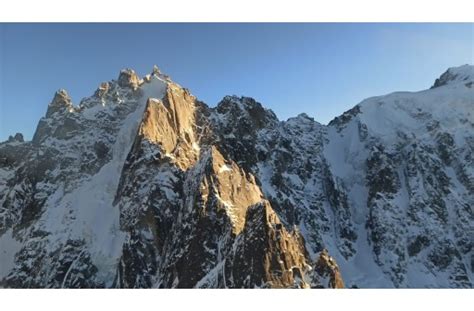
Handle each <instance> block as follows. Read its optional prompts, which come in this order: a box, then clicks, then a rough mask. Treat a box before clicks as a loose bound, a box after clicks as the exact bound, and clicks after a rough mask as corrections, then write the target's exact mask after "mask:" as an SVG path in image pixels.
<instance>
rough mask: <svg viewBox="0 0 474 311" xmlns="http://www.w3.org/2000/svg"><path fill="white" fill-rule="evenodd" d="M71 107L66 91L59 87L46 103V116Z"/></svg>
mask: <svg viewBox="0 0 474 311" xmlns="http://www.w3.org/2000/svg"><path fill="white" fill-rule="evenodd" d="M72 108H73V106H72V100H71V97H70V96H69V94H68V93H67V91H66V90H65V89H59V90H58V91H56V93H55V94H54V97H53V100H52V101H51V103H50V104H49V105H48V110H47V111H46V117H50V116H52V115H53V114H54V113H56V112H58V111H66V110H67V111H69V110H71V109H72Z"/></svg>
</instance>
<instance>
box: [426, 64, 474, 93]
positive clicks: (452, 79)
mask: <svg viewBox="0 0 474 311" xmlns="http://www.w3.org/2000/svg"><path fill="white" fill-rule="evenodd" d="M473 81H474V66H473V65H469V64H465V65H462V66H459V67H450V68H448V70H446V71H445V72H444V73H443V74H442V75H441V76H440V77H439V78H438V79H436V81H435V83H434V84H433V86H432V87H431V88H432V89H433V88H437V87H440V86H444V85H448V84H454V83H459V82H462V83H464V84H466V85H467V84H470V85H472V83H473Z"/></svg>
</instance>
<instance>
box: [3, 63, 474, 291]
mask: <svg viewBox="0 0 474 311" xmlns="http://www.w3.org/2000/svg"><path fill="white" fill-rule="evenodd" d="M473 71H474V69H473V67H472V66H461V67H457V68H450V69H449V70H448V71H447V72H446V73H445V74H443V75H442V76H441V77H440V78H439V79H438V80H436V82H435V85H434V86H433V88H432V89H430V90H426V91H421V92H416V93H408V92H404V93H393V94H389V95H386V96H380V97H374V98H370V99H367V100H365V101H363V102H362V103H360V104H359V105H357V106H355V107H354V108H353V109H351V110H349V111H347V112H345V113H344V114H342V115H341V116H340V117H338V118H336V119H334V120H333V121H332V122H331V123H330V124H329V125H327V126H324V125H321V124H319V123H317V122H315V121H314V120H313V119H312V118H310V117H309V116H307V115H305V114H301V115H299V116H297V117H295V118H290V119H288V120H287V121H279V120H278V119H277V117H276V116H275V114H274V113H273V112H272V111H271V110H268V109H265V108H264V107H263V106H262V105H261V104H260V103H258V102H256V101H255V100H253V99H251V98H248V97H236V96H226V97H225V98H224V99H223V100H222V101H221V102H220V103H219V104H218V105H217V106H216V107H215V108H210V107H208V106H207V105H206V104H204V103H202V102H200V101H199V100H198V99H196V97H194V96H193V95H191V94H190V92H189V91H188V90H187V89H184V88H182V87H181V86H179V85H178V84H176V83H175V82H173V81H172V80H170V79H169V77H167V76H166V75H163V74H162V73H161V72H160V71H159V70H158V68H156V67H155V68H154V69H153V72H152V73H151V74H150V75H146V76H145V77H144V78H143V79H141V78H140V77H138V75H137V74H136V73H135V72H134V71H133V70H130V69H124V70H122V71H121V72H120V75H119V77H118V79H117V80H113V81H109V82H104V83H102V84H101V85H100V86H99V87H98V89H97V90H96V91H95V93H94V95H93V96H91V97H88V98H85V99H83V100H82V101H81V102H80V104H79V105H77V106H76V105H74V103H73V101H72V99H71V98H70V97H69V95H68V94H67V92H66V91H65V90H60V91H58V92H57V93H56V94H55V96H54V98H53V100H52V102H51V104H50V105H49V106H48V108H47V113H46V115H45V117H44V118H42V119H41V120H40V121H39V123H38V127H37V130H36V133H35V135H34V137H33V140H32V141H24V139H23V137H22V136H21V135H20V134H17V135H15V136H14V137H13V136H12V137H11V138H10V139H9V140H8V141H6V142H3V143H0V262H1V263H2V265H1V266H0V284H1V286H4V287H133V288H134V287H147V288H148V287H163V288H172V287H185V288H189V287H201V288H209V287H211V288H233V287H235V288H242V287H245V288H254V287H264V288H267V287H270V288H281V287H284V288H309V287H312V288H319V287H330V288H341V287H344V286H349V287H352V286H357V287H472V285H473V281H474V277H473V269H474V264H473V260H474V255H473V230H474V212H473V210H472V206H474V198H473V192H474V184H473V180H474V178H473V176H474V171H473V169H472V167H474V165H473V158H472V153H473V149H474V140H473V138H472V136H473V135H472V134H473V132H474V122H473V119H474V118H473V113H474V111H473V107H474V94H473V92H474V89H473V88H472V83H473V81H474V72H473ZM336 262H337V263H336Z"/></svg>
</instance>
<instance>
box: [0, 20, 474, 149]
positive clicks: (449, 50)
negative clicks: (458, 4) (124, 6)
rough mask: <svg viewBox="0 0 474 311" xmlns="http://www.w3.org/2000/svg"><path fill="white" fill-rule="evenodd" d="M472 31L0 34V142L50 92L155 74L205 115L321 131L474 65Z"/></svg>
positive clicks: (282, 27)
mask: <svg viewBox="0 0 474 311" xmlns="http://www.w3.org/2000/svg"><path fill="white" fill-rule="evenodd" d="M473 25H474V24H0V141H3V140H5V139H6V138H7V137H8V135H10V134H13V133H15V132H22V133H23V134H24V135H25V138H27V139H31V137H32V135H33V132H34V130H35V128H36V125H37V122H38V120H39V118H40V117H41V116H43V115H44V113H45V112H46V107H47V105H48V103H49V102H50V100H51V98H52V96H53V94H54V92H55V91H56V90H57V89H59V88H65V89H66V90H68V92H69V94H70V95H71V96H72V98H73V101H74V103H75V104H78V103H79V102H80V100H81V98H83V97H86V96H90V95H92V94H93V92H94V90H95V89H96V88H97V86H98V85H99V83H100V82H102V81H108V80H111V79H116V78H117V76H118V73H119V71H120V69H122V68H125V67H130V68H133V69H135V70H136V71H137V72H138V73H139V74H140V75H141V76H142V75H144V74H146V73H149V72H151V70H152V66H153V64H157V65H158V66H159V67H160V68H161V70H162V71H163V72H165V73H167V74H168V75H170V76H171V77H172V79H173V80H175V81H176V82H178V83H179V84H181V85H182V86H185V87H187V88H189V89H190V90H191V92H192V93H193V94H194V95H196V96H197V97H198V98H199V99H201V100H203V101H204V102H206V103H207V104H208V105H210V106H215V105H216V104H217V103H218V102H219V100H220V99H221V98H222V97H223V96H225V95H228V94H235V95H239V96H240V95H245V96H251V97H254V98H255V99H256V100H258V101H260V102H261V103H262V104H263V105H265V106H266V107H268V108H271V109H272V110H273V111H274V112H275V113H276V114H277V115H278V117H279V118H280V119H287V118H289V117H292V116H296V115H297V114H299V113H301V112H306V113H307V114H308V115H310V116H312V117H314V118H315V119H316V120H317V121H319V122H321V123H324V124H326V123H327V122H329V121H330V120H331V119H333V118H334V117H335V116H337V115H339V114H341V113H342V112H344V111H345V110H347V109H349V108H351V107H353V106H354V105H356V104H357V103H359V102H360V101H361V100H363V99H364V98H367V97H370V96H375V95H382V94H386V93H389V92H393V91H416V90H420V89H425V88H428V87H429V86H431V84H432V83H433V82H434V80H435V78H436V77H438V76H439V75H440V74H441V73H442V72H443V71H445V70H446V69H447V68H448V67H452V66H459V65H462V64H466V63H470V64H472V63H474V62H473V50H474V39H473V32H474V28H473Z"/></svg>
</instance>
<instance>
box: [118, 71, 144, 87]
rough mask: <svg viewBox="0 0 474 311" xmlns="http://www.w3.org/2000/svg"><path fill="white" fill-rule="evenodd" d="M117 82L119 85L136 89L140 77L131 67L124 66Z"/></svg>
mask: <svg viewBox="0 0 474 311" xmlns="http://www.w3.org/2000/svg"><path fill="white" fill-rule="evenodd" d="M118 84H119V85H120V86H121V87H130V88H133V89H136V88H138V85H139V84H140V78H139V77H138V75H137V74H136V73H135V71H134V70H133V69H130V68H125V69H122V70H121V71H120V74H119V77H118Z"/></svg>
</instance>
